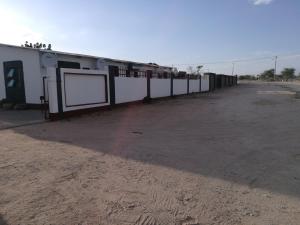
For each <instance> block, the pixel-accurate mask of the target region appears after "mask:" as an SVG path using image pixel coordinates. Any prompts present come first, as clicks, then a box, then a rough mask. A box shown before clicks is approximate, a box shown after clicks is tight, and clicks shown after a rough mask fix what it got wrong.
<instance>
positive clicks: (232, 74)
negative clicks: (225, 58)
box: [231, 62, 234, 76]
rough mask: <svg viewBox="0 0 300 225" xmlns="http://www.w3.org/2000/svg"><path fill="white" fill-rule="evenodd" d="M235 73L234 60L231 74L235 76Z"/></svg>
mask: <svg viewBox="0 0 300 225" xmlns="http://www.w3.org/2000/svg"><path fill="white" fill-rule="evenodd" d="M233 74H234V62H232V73H231V75H232V76H233Z"/></svg>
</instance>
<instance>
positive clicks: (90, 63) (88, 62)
mask: <svg viewBox="0 0 300 225" xmlns="http://www.w3.org/2000/svg"><path fill="white" fill-rule="evenodd" d="M57 56H58V57H57V60H58V61H68V62H76V63H80V68H81V69H82V68H83V67H86V68H89V69H91V70H95V69H96V59H93V58H87V57H85V58H83V57H78V56H72V55H62V54H58V55H57Z"/></svg>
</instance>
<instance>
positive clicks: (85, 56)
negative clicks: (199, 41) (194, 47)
mask: <svg viewBox="0 0 300 225" xmlns="http://www.w3.org/2000/svg"><path fill="white" fill-rule="evenodd" d="M0 46H4V47H11V48H21V49H26V50H33V51H38V52H49V53H54V54H61V55H68V56H75V57H82V58H92V59H99V58H101V59H104V60H108V61H111V62H117V63H134V64H140V65H145V66H150V67H155V68H157V67H162V68H168V69H172V67H169V66H160V65H154V64H150V63H141V62H135V61H128V60H121V59H112V58H106V57H99V56H93V55H85V54H78V53H70V52H62V51H55V50H47V49H38V48H30V47H22V46H17V45H10V44H3V43H0Z"/></svg>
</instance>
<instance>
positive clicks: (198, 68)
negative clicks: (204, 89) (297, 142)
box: [196, 65, 203, 74]
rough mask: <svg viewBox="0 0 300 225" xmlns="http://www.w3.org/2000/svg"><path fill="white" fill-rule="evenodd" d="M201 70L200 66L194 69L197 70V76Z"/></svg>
mask: <svg viewBox="0 0 300 225" xmlns="http://www.w3.org/2000/svg"><path fill="white" fill-rule="evenodd" d="M202 68H203V66H202V65H199V66H197V67H196V69H197V74H200V70H201V69H202Z"/></svg>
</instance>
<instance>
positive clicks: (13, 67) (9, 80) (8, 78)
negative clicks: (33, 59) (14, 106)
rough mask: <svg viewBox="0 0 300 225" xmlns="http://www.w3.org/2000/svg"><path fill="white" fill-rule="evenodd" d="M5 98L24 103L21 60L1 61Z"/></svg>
mask: <svg viewBox="0 0 300 225" xmlns="http://www.w3.org/2000/svg"><path fill="white" fill-rule="evenodd" d="M3 68H4V79H5V89H6V99H7V100H8V101H10V102H13V103H25V86H24V74H23V63H22V61H9V62H4V63H3Z"/></svg>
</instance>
